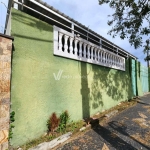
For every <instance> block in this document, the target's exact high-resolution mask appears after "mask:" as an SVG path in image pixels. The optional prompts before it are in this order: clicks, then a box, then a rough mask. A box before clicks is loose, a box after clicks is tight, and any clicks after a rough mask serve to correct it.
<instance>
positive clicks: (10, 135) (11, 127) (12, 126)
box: [8, 111, 15, 140]
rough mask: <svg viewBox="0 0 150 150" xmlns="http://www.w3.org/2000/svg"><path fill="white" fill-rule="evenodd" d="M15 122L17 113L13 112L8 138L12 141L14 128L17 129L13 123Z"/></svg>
mask: <svg viewBox="0 0 150 150" xmlns="http://www.w3.org/2000/svg"><path fill="white" fill-rule="evenodd" d="M14 121H15V112H14V111H12V112H11V113H10V128H9V136H8V139H9V140H10V139H11V138H12V135H13V132H12V130H13V128H14V127H15V126H14V125H13V124H12V123H13V122H14Z"/></svg>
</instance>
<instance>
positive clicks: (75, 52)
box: [74, 38, 78, 56]
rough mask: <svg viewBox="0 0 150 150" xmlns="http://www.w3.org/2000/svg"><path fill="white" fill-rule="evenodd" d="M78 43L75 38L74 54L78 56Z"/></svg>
mask: <svg viewBox="0 0 150 150" xmlns="http://www.w3.org/2000/svg"><path fill="white" fill-rule="evenodd" d="M77 43H78V40H77V39H76V38H75V40H74V54H75V55H76V56H77V51H78V49H77Z"/></svg>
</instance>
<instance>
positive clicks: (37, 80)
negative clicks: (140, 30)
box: [11, 10, 133, 146]
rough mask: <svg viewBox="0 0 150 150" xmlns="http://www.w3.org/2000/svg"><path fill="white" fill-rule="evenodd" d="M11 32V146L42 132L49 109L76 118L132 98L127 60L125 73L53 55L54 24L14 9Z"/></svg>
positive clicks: (37, 135)
mask: <svg viewBox="0 0 150 150" xmlns="http://www.w3.org/2000/svg"><path fill="white" fill-rule="evenodd" d="M12 35H13V36H14V37H15V40H14V51H13V60H12V82H11V101H12V107H11V108H12V110H14V111H15V112H16V115H15V119H16V120H15V123H14V124H15V128H14V130H13V133H14V134H13V139H12V140H11V144H12V145H14V146H18V145H21V144H24V143H25V142H28V141H29V140H32V139H34V138H37V137H39V136H40V135H42V134H43V133H44V132H46V130H47V129H46V121H47V119H48V117H49V116H50V114H51V113H52V112H57V114H60V113H61V112H62V111H64V110H68V112H69V114H70V116H71V119H72V120H78V119H82V118H83V117H88V116H89V115H92V114H94V113H96V112H98V111H102V110H106V109H109V108H110V107H112V106H115V105H116V104H118V103H119V102H120V101H123V100H127V99H130V98H131V97H132V95H133V94H132V88H131V78H130V72H129V62H128V61H127V62H126V71H125V72H123V71H118V70H114V69H110V68H106V67H101V66H98V65H91V64H87V63H81V62H79V61H75V60H70V59H66V58H62V57H57V56H53V28H52V26H51V25H48V24H46V23H44V22H42V21H40V20H38V19H35V18H33V17H31V16H29V15H27V14H25V13H22V12H20V11H17V10H12ZM61 70H62V72H61ZM59 73H60V74H59ZM59 75H60V80H55V78H54V76H58V77H59Z"/></svg>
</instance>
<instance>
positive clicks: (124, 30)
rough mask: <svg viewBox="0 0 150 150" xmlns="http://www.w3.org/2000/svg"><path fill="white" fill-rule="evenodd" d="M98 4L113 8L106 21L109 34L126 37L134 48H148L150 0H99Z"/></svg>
mask: <svg viewBox="0 0 150 150" xmlns="http://www.w3.org/2000/svg"><path fill="white" fill-rule="evenodd" d="M99 4H100V5H102V4H109V6H110V8H112V9H113V10H114V13H113V14H112V15H111V20H109V21H108V25H109V26H112V29H111V30H110V31H109V32H108V33H109V34H110V35H112V36H113V37H115V36H116V35H119V36H120V38H121V39H125V38H128V39H129V43H130V44H131V45H134V47H135V49H137V48H139V47H142V46H143V47H144V52H146V51H147V50H150V0H99Z"/></svg>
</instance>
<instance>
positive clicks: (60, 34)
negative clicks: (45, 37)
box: [59, 32, 63, 51]
mask: <svg viewBox="0 0 150 150" xmlns="http://www.w3.org/2000/svg"><path fill="white" fill-rule="evenodd" d="M62 36H63V34H62V33H60V32H59V51H62V46H63V45H62Z"/></svg>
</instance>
